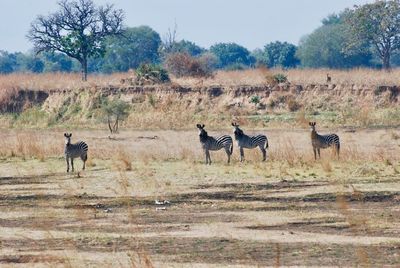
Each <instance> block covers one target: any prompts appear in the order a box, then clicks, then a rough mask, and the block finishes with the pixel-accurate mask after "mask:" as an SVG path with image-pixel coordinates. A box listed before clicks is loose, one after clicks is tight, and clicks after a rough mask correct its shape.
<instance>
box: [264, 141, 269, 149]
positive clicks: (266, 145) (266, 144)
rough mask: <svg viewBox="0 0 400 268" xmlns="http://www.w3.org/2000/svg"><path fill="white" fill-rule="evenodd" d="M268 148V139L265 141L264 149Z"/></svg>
mask: <svg viewBox="0 0 400 268" xmlns="http://www.w3.org/2000/svg"><path fill="white" fill-rule="evenodd" d="M268 148H269V144H268V140H267V141H266V143H265V148H264V149H268Z"/></svg>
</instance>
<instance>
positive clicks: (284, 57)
mask: <svg viewBox="0 0 400 268" xmlns="http://www.w3.org/2000/svg"><path fill="white" fill-rule="evenodd" d="M296 50H297V48H296V46H295V45H293V44H289V43H287V42H283V43H282V42H279V41H276V42H272V43H269V44H267V45H265V47H264V52H263V58H264V60H263V62H265V63H266V65H267V66H268V67H284V68H291V67H296V65H297V64H299V60H298V59H297V58H296V56H295V54H296Z"/></svg>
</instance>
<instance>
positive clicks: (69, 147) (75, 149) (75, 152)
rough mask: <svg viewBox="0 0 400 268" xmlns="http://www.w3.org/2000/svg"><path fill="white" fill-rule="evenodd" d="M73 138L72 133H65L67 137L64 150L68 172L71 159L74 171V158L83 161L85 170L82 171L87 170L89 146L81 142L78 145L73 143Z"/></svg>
mask: <svg viewBox="0 0 400 268" xmlns="http://www.w3.org/2000/svg"><path fill="white" fill-rule="evenodd" d="M71 136H72V133H69V134H68V133H64V137H65V149H64V155H65V160H66V161H67V172H69V159H71V166H72V172H73V171H74V158H77V157H80V158H81V159H82V161H83V168H82V170H85V164H86V160H87V152H88V148H89V147H88V145H87V144H86V143H85V142H83V141H79V142H77V143H74V144H73V143H71Z"/></svg>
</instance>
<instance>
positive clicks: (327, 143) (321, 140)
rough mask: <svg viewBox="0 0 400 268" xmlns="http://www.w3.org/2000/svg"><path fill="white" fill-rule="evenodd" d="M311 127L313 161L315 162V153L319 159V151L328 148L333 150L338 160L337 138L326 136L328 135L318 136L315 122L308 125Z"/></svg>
mask: <svg viewBox="0 0 400 268" xmlns="http://www.w3.org/2000/svg"><path fill="white" fill-rule="evenodd" d="M308 124H309V125H310V127H311V143H312V147H313V151H314V159H315V160H317V152H318V156H319V158H321V152H320V149H325V148H328V147H333V148H334V149H335V153H336V155H337V157H338V158H339V151H340V141H339V136H338V135H336V134H328V135H319V134H318V133H317V131H316V130H315V125H316V123H315V122H309V123H308Z"/></svg>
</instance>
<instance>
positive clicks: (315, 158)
mask: <svg viewBox="0 0 400 268" xmlns="http://www.w3.org/2000/svg"><path fill="white" fill-rule="evenodd" d="M313 151H314V160H317V150H316V149H315V148H314V147H313Z"/></svg>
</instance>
